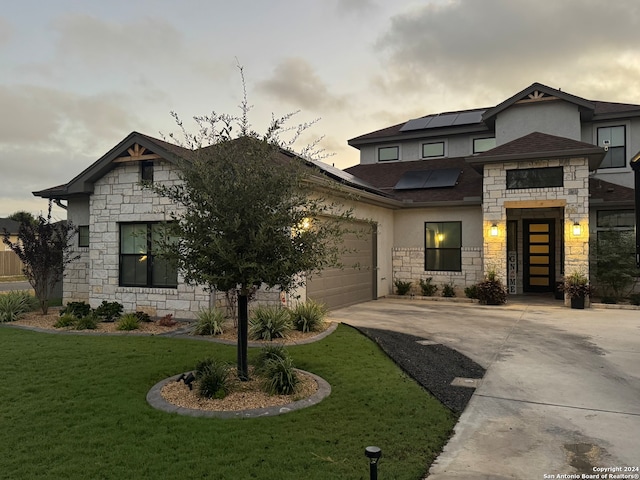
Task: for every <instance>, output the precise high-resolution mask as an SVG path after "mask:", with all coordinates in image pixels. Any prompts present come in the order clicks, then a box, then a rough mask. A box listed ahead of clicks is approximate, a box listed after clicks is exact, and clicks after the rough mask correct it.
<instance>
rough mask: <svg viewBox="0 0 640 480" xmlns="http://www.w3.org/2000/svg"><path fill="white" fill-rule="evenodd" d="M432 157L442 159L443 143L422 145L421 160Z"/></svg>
mask: <svg viewBox="0 0 640 480" xmlns="http://www.w3.org/2000/svg"><path fill="white" fill-rule="evenodd" d="M432 157H444V142H435V143H423V144H422V158H432Z"/></svg>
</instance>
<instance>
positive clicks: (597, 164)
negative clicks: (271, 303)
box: [34, 83, 640, 317]
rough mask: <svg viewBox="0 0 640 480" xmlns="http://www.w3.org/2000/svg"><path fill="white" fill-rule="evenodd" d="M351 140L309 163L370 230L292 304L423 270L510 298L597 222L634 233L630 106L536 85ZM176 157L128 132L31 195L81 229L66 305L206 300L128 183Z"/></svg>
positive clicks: (152, 205) (548, 273)
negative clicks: (344, 152)
mask: <svg viewBox="0 0 640 480" xmlns="http://www.w3.org/2000/svg"><path fill="white" fill-rule="evenodd" d="M349 144H350V145H351V146H353V147H355V148H358V149H359V150H360V164H359V165H356V166H354V167H351V168H348V169H346V171H345V172H342V171H340V170H337V169H335V168H333V167H330V166H328V165H324V164H322V163H320V162H314V163H315V165H316V166H318V167H319V168H320V169H321V172H322V175H323V176H324V177H325V179H329V180H330V184H333V185H335V186H336V187H337V186H338V185H339V186H340V188H339V189H338V188H336V189H332V188H331V187H329V188H330V190H331V192H332V193H331V194H332V195H333V196H334V198H335V199H339V200H341V201H342V202H343V203H344V204H346V205H347V206H349V207H353V209H354V217H355V220H354V226H362V227H363V228H365V226H367V225H371V224H372V225H374V231H373V233H372V234H367V235H363V236H353V237H352V238H348V239H346V243H347V244H348V245H349V246H350V247H351V248H350V251H351V252H352V253H350V254H348V255H346V256H345V258H344V259H343V263H344V264H345V265H350V264H354V263H359V264H360V265H361V266H362V268H361V269H351V268H345V269H343V270H340V269H331V270H329V271H325V272H323V274H322V275H319V276H314V277H312V278H311V279H309V280H308V282H307V287H306V289H303V290H302V291H300V292H298V293H299V294H300V296H301V298H302V299H304V298H305V297H312V298H315V299H319V300H322V301H325V302H327V303H328V304H329V305H330V306H331V307H333V308H335V307H339V306H345V305H349V304H352V303H356V302H360V301H366V300H370V299H375V298H378V297H381V296H385V295H388V294H390V293H392V291H393V282H394V281H395V280H398V279H400V280H411V281H413V282H415V283H416V284H417V282H418V280H419V279H424V278H428V277H432V278H433V281H434V283H436V284H442V283H444V282H453V283H454V284H455V286H456V287H457V290H458V291H459V293H460V294H461V293H462V292H461V289H462V288H464V287H466V286H470V285H472V284H474V283H476V282H478V281H480V280H481V279H482V278H483V276H484V274H485V273H486V272H487V271H488V270H495V271H496V272H497V273H498V275H499V276H500V277H501V278H503V279H508V283H509V289H510V293H523V292H525V293H526V292H550V291H552V290H553V289H554V286H555V282H556V281H557V280H559V279H560V278H561V277H562V275H563V274H564V273H565V272H572V271H574V270H581V271H583V272H584V273H586V274H588V272H589V240H590V238H592V237H595V236H596V235H597V232H598V231H599V230H600V229H605V228H610V227H614V228H618V229H621V230H624V229H627V230H633V229H634V228H635V221H634V191H633V189H632V188H630V187H631V186H632V185H633V175H632V173H631V169H630V168H629V160H630V159H631V158H632V157H633V156H634V154H635V153H637V152H639V151H640V105H628V104H619V103H610V102H597V101H589V100H585V99H583V98H580V97H576V96H574V95H570V94H567V93H565V92H562V91H560V90H555V89H552V88H549V87H547V86H545V85H541V84H537V83H536V84H533V85H531V86H530V87H528V88H526V89H524V90H522V91H521V92H519V93H517V94H516V95H514V96H512V97H511V98H509V99H507V100H505V101H504V102H502V103H500V104H499V105H497V106H493V107H488V108H485V109H473V110H465V111H457V112H447V113H441V114H432V115H428V116H425V117H421V118H418V119H413V120H409V121H407V122H405V123H401V124H398V125H394V126H391V127H388V128H385V129H382V130H378V131H376V132H372V133H369V134H366V135H362V136H359V137H357V138H354V139H351V140H350V141H349ZM185 155H188V151H187V150H184V149H182V148H180V147H176V146H175V145H172V144H169V143H166V142H163V141H161V140H157V139H154V138H151V137H148V136H145V135H142V134H139V133H135V132H134V133H132V134H130V135H129V136H127V137H126V138H125V139H124V140H123V141H122V142H120V143H119V144H118V145H116V146H115V147H114V148H113V149H112V150H111V151H109V152H108V153H107V154H105V155H104V156H103V157H102V158H100V159H99V160H97V161H96V162H95V163H94V164H93V165H91V166H89V167H88V168H87V169H86V170H85V171H83V172H82V173H80V174H79V175H78V176H76V177H75V178H74V179H73V180H71V181H70V182H69V183H67V184H66V185H61V186H58V187H54V188H50V189H48V190H42V191H39V192H34V194H35V195H37V196H41V197H44V198H51V199H55V200H67V202H68V218H69V220H71V221H72V222H73V223H74V224H75V225H78V226H80V231H79V235H78V237H77V240H76V245H75V246H74V248H75V249H76V250H77V251H78V252H80V253H81V259H80V260H79V261H77V262H75V263H74V264H73V265H72V266H71V267H70V269H69V270H68V272H67V275H66V277H65V280H64V300H65V301H70V300H86V301H89V302H90V303H91V304H92V305H93V306H96V305H97V304H99V303H100V302H101V301H102V300H108V301H114V300H117V301H120V302H122V303H123V304H124V306H125V308H126V309H128V310H131V309H144V310H147V311H150V312H152V313H156V314H159V315H163V314H166V313H173V314H174V315H176V316H178V317H193V315H194V314H195V312H197V311H198V310H199V309H200V308H203V307H207V306H209V305H211V304H212V303H214V302H215V297H212V296H211V295H209V294H207V293H206V292H204V291H203V290H202V289H201V288H196V287H191V286H188V285H185V284H184V283H183V282H182V281H181V278H180V276H179V274H178V273H177V272H168V271H166V270H164V271H163V270H161V269H160V268H156V267H154V262H153V258H152V256H153V231H154V228H156V227H155V225H157V222H160V221H163V220H167V219H168V218H169V217H168V209H169V208H170V206H169V202H168V201H167V200H166V199H163V198H160V197H158V196H157V195H155V194H153V193H151V192H149V191H143V190H142V189H141V187H140V183H139V182H140V180H142V179H153V180H154V181H158V182H164V183H172V182H176V181H178V176H177V171H176V167H175V159H176V157H184V156H185ZM319 188H320V187H319ZM323 188H324V187H323ZM140 233H146V234H147V235H146V238H148V240H147V241H146V242H143V243H144V244H139V242H136V239H137V238H140ZM631 253H632V252H631ZM275 296H276V298H275V300H276V301H277V293H276V294H275Z"/></svg>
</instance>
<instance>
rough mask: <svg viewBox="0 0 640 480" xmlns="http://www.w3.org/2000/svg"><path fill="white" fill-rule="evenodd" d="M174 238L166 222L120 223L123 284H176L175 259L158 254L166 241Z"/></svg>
mask: <svg viewBox="0 0 640 480" xmlns="http://www.w3.org/2000/svg"><path fill="white" fill-rule="evenodd" d="M172 241H175V239H173V238H171V237H170V236H169V234H168V232H167V225H166V224H163V223H122V224H120V285H121V286H123V287H173V288H175V287H176V286H177V285H178V270H177V268H176V265H175V263H174V262H172V261H170V260H167V259H165V258H161V257H159V256H157V255H155V254H156V253H157V251H158V249H159V247H160V246H161V245H162V244H164V243H166V242H172Z"/></svg>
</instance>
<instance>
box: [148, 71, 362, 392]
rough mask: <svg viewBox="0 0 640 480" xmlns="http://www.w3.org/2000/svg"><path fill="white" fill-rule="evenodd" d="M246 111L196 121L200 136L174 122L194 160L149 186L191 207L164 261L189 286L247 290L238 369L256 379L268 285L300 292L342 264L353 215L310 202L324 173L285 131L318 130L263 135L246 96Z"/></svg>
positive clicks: (278, 129) (176, 222)
mask: <svg viewBox="0 0 640 480" xmlns="http://www.w3.org/2000/svg"><path fill="white" fill-rule="evenodd" d="M240 71H241V74H242V68H241V67H240ZM243 86H244V77H243ZM241 110H242V115H241V116H239V117H234V116H230V115H217V114H215V113H214V114H212V115H210V116H206V117H195V120H196V122H197V124H198V133H196V134H189V133H187V132H186V130H185V129H184V127H183V126H182V123H181V121H180V119H179V118H178V117H177V115H175V114H173V116H174V118H175V119H176V121H177V122H178V125H179V126H180V127H181V129H182V132H183V136H184V139H185V140H184V141H180V142H177V143H178V144H180V145H181V146H183V147H186V148H187V149H188V151H189V152H190V153H189V155H188V158H184V159H182V160H180V161H179V169H180V170H179V171H180V180H181V183H179V184H177V185H174V186H163V185H160V184H147V187H148V188H151V189H152V190H154V191H155V192H156V193H158V194H160V195H162V196H165V197H168V198H170V199H171V200H172V201H173V202H175V204H177V205H179V206H180V207H181V208H180V209H179V211H176V212H173V213H172V217H173V222H170V223H168V224H167V226H168V228H169V229H170V235H169V236H168V237H170V238H168V239H167V241H166V242H165V243H164V246H163V253H164V256H165V257H167V258H169V259H172V260H173V261H175V262H176V263H177V266H178V268H179V269H180V271H181V272H182V274H183V276H184V279H185V281H187V282H189V283H192V284H198V285H204V286H205V287H207V288H209V289H216V290H218V291H228V290H231V289H237V299H238V300H237V301H238V357H237V361H238V365H237V366H238V376H239V378H240V379H242V380H246V379H248V364H247V336H248V302H249V300H250V298H251V296H252V295H253V294H254V293H255V291H256V289H257V288H259V287H260V286H261V285H263V284H264V285H267V286H268V287H272V288H273V287H277V288H280V289H281V290H283V291H290V290H292V289H294V288H295V287H297V286H300V285H302V284H303V282H304V278H303V277H304V275H301V274H304V273H312V272H316V271H318V270H321V269H323V268H325V267H327V266H329V265H335V264H337V261H338V258H339V254H340V253H341V246H340V244H339V239H340V237H341V236H342V235H343V234H344V233H346V231H347V228H346V226H345V223H344V220H345V219H347V218H349V217H350V215H351V212H350V211H349V210H345V209H342V208H341V207H340V206H339V205H337V204H335V203H331V202H327V201H325V199H323V198H319V197H312V196H310V195H309V192H310V187H311V185H312V183H311V182H321V181H322V179H321V178H320V177H319V176H318V171H317V170H315V168H313V167H312V164H311V163H310V162H307V161H305V160H303V159H302V158H300V157H299V156H296V155H294V154H292V153H291V152H290V151H289V150H288V147H289V146H290V145H291V140H290V141H289V142H283V141H281V140H280V137H279V134H280V133H283V132H285V131H292V132H293V133H294V137H296V138H297V136H298V135H299V133H301V132H302V131H304V130H305V129H306V128H307V127H308V126H309V125H308V124H305V125H300V126H298V127H296V128H295V129H293V130H287V129H286V128H284V124H285V122H286V121H287V120H288V119H289V118H290V117H291V115H287V116H285V117H283V118H281V119H274V120H273V121H272V123H271V125H270V127H269V128H268V130H267V133H266V134H264V135H258V134H257V133H255V132H254V131H252V130H251V128H250V127H249V124H248V121H247V114H248V111H249V107H248V104H247V102H246V92H245V96H244V100H243V103H242V104H241ZM234 127H238V133H237V135H232V131H233V129H234ZM171 138H174V137H173V136H171ZM174 140H175V138H174ZM311 148H312V147H310V148H308V149H307V150H306V151H307V152H309V151H311ZM314 174H315V175H314ZM321 218H322V220H321ZM171 239H174V240H171ZM175 239H177V241H176V240H175Z"/></svg>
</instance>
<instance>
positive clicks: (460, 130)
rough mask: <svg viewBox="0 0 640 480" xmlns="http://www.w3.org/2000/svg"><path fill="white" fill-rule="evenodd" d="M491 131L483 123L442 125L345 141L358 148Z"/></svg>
mask: <svg viewBox="0 0 640 480" xmlns="http://www.w3.org/2000/svg"><path fill="white" fill-rule="evenodd" d="M486 132H491V129H490V128H488V127H487V126H486V125H485V124H476V125H472V126H464V127H456V128H448V127H443V128H441V129H432V130H429V129H424V130H416V131H415V133H409V134H407V133H403V134H400V135H398V134H395V135H388V136H379V137H372V138H365V139H358V138H357V137H356V138H352V139H351V140H348V141H347V144H348V145H349V146H351V147H355V148H358V147H359V146H364V145H371V144H376V143H391V142H401V141H405V140H416V139H420V138H438V137H447V136H450V135H464V134H469V133H486Z"/></svg>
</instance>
